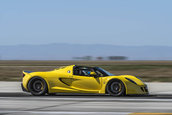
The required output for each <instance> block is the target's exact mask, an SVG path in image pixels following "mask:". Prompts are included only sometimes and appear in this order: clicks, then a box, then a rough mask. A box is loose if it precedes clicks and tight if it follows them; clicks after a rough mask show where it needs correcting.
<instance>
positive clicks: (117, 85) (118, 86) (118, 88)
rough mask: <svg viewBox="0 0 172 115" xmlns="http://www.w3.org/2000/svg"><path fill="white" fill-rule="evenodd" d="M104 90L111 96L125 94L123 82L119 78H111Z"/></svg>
mask: <svg viewBox="0 0 172 115" xmlns="http://www.w3.org/2000/svg"><path fill="white" fill-rule="evenodd" d="M106 91H107V93H108V94H110V95H112V96H123V95H125V86H124V83H123V82H122V81H120V80H115V79H114V80H111V81H110V82H109V83H108V84H107V86H106Z"/></svg>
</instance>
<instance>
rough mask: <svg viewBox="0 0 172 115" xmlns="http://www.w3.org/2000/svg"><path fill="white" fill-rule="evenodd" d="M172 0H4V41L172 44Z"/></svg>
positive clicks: (0, 12)
mask: <svg viewBox="0 0 172 115" xmlns="http://www.w3.org/2000/svg"><path fill="white" fill-rule="evenodd" d="M171 6H172V1H171V0H142V1H141V0H46V1H45V0H27V1H26V0H1V1H0V45H16V44H48V43H71V44H113V45H129V46H132V45H137V46H140V45H142V46H143V45H162V46H172V7H171Z"/></svg>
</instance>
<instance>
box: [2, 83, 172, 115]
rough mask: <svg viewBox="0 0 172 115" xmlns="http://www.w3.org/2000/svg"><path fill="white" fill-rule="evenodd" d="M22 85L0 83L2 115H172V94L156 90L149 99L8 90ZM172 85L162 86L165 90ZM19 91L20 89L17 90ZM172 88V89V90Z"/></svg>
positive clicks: (154, 89) (152, 85) (153, 85)
mask: <svg viewBox="0 0 172 115" xmlns="http://www.w3.org/2000/svg"><path fill="white" fill-rule="evenodd" d="M5 84H6V85H7V86H9V87H11V86H13V85H17V84H19V83H16V84H15V83H13V85H12V83H4V82H3V83H2V82H0V115H149V114H150V115H154V114H156V115H172V114H171V113H172V94H171V93H170V92H165V90H163V91H164V92H165V93H164V92H159V91H160V90H161V89H160V88H158V89H157V88H154V87H155V86H156V85H157V83H156V84H151V85H149V87H151V88H152V89H153V90H150V91H151V94H150V95H148V96H136V95H135V96H125V97H112V96H108V95H97V94H94V95H93V94H57V95H55V96H31V95H30V94H28V93H23V92H22V91H21V90H20V88H17V89H15V88H14V87H12V88H10V89H9V88H7V87H6V86H5ZM170 84H171V83H165V84H158V86H159V85H160V86H161V87H162V88H163V89H166V88H165V86H166V87H167V89H168V91H171V89H169V87H171V86H172V85H170ZM16 87H17V86H16ZM171 88H172V87H171Z"/></svg>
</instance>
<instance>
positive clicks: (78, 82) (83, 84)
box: [72, 75, 101, 93]
mask: <svg viewBox="0 0 172 115" xmlns="http://www.w3.org/2000/svg"><path fill="white" fill-rule="evenodd" d="M72 77H73V81H72V88H74V89H76V90H78V92H80V93H98V92H99V90H100V89H101V77H93V76H81V75H73V76H72Z"/></svg>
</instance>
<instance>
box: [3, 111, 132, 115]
mask: <svg viewBox="0 0 172 115" xmlns="http://www.w3.org/2000/svg"><path fill="white" fill-rule="evenodd" d="M0 113H31V114H56V115H57V114H58V115H62V114H68V115H81V114H82V115H88V114H97V115H128V114H130V113H131V112H73V111H0Z"/></svg>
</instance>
